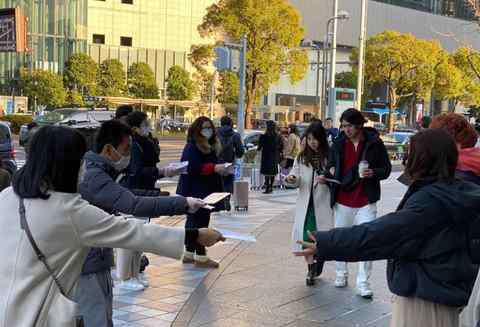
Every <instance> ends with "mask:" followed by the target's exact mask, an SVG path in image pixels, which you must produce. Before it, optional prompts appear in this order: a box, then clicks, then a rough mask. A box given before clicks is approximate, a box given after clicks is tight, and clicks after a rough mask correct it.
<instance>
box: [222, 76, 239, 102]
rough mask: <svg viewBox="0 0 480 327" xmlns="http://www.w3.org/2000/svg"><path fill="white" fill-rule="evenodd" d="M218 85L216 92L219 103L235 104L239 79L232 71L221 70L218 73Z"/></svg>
mask: <svg viewBox="0 0 480 327" xmlns="http://www.w3.org/2000/svg"><path fill="white" fill-rule="evenodd" d="M219 76H220V77H219V80H220V83H219V84H220V85H219V88H218V92H217V99H218V102H220V103H221V104H237V103H238V92H239V91H240V81H239V79H238V76H237V74H235V73H234V72H222V73H220V75H219Z"/></svg>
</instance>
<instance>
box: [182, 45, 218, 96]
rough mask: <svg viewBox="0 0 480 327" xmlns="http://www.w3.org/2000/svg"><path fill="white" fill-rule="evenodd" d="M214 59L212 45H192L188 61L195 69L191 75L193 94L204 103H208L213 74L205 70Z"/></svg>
mask: <svg viewBox="0 0 480 327" xmlns="http://www.w3.org/2000/svg"><path fill="white" fill-rule="evenodd" d="M214 59H215V52H214V51H213V45H207V44H200V45H192V46H191V48H190V53H189V55H188V60H189V61H190V63H191V64H192V66H193V67H194V68H195V71H194V72H193V74H192V77H193V80H194V82H195V93H196V94H198V95H199V96H200V99H201V100H202V101H205V102H209V101H210V97H211V93H212V92H211V90H212V81H213V73H212V72H210V71H208V70H207V67H208V66H210V65H211V64H212V62H213V60H214Z"/></svg>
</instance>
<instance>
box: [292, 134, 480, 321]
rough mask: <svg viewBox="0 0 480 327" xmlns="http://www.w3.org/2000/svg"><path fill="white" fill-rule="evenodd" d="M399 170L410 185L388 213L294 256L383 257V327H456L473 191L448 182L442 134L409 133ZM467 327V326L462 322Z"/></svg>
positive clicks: (470, 276)
mask: <svg viewBox="0 0 480 327" xmlns="http://www.w3.org/2000/svg"><path fill="white" fill-rule="evenodd" d="M410 149H411V151H410V154H411V155H410V157H409V158H408V162H407V167H406V172H407V174H408V175H409V177H410V178H411V179H412V181H413V183H412V185H411V186H410V187H409V189H408V190H407V192H406V194H405V196H404V198H403V199H402V201H401V202H400V204H399V206H398V209H397V211H396V212H394V213H390V214H387V215H385V216H383V217H381V218H379V219H377V220H375V221H372V222H367V223H364V224H362V225H358V226H353V227H347V228H335V229H332V230H331V231H327V232H324V231H320V232H317V233H315V235H312V236H313V237H312V239H313V240H314V241H315V243H316V244H308V243H306V242H303V243H302V245H303V246H304V247H307V249H306V250H304V251H302V252H301V253H297V255H302V256H305V255H313V254H315V255H317V256H318V257H319V259H322V260H344V261H351V262H354V261H363V260H383V259H387V260H388V264H387V279H388V285H389V288H390V291H391V292H392V293H393V294H394V295H395V296H394V299H393V313H392V320H391V327H425V326H435V327H456V326H458V323H459V313H460V308H462V307H464V306H465V305H466V304H467V301H468V298H469V296H470V293H471V291H472V288H473V283H474V281H475V277H476V275H477V272H478V266H476V265H474V264H473V263H472V257H471V253H473V252H472V251H474V250H476V251H478V249H473V248H472V247H470V246H469V244H471V243H470V242H469V230H470V228H471V224H472V223H474V222H475V221H476V220H478V217H479V215H478V212H479V211H480V187H479V186H478V185H476V184H473V183H470V182H465V181H462V180H459V179H456V178H455V170H456V168H457V162H458V150H457V145H456V144H455V140H454V139H453V138H452V136H451V135H449V134H448V133H447V132H445V131H444V130H442V129H427V130H423V131H420V132H419V133H417V134H416V135H414V136H413V137H412V139H411V144H410ZM469 327H472V325H469Z"/></svg>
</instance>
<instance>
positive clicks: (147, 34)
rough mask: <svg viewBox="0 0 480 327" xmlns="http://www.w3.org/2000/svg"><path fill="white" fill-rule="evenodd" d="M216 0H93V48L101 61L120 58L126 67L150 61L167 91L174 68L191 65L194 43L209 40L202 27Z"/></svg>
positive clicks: (90, 30) (90, 13) (91, 51)
mask: <svg viewBox="0 0 480 327" xmlns="http://www.w3.org/2000/svg"><path fill="white" fill-rule="evenodd" d="M214 2H215V1H214V0H103V1H100V0H88V43H89V49H88V53H89V54H90V56H91V57H92V58H94V60H95V61H97V62H102V61H103V60H105V59H118V60H120V61H121V62H122V63H123V65H124V67H125V69H128V67H129V66H130V65H131V64H133V63H135V62H145V63H147V64H149V66H150V67H151V68H152V70H153V72H154V73H155V78H156V80H157V83H158V85H159V87H160V89H161V90H164V89H165V87H166V85H165V80H166V78H167V75H168V70H169V68H170V67H171V66H173V65H179V66H181V67H183V68H185V69H187V70H190V65H189V62H188V58H187V56H188V53H189V52H190V47H191V46H192V45H193V44H200V43H205V42H206V41H205V40H204V39H202V38H201V37H200V35H199V33H198V31H197V26H198V25H199V24H200V23H201V22H202V19H203V16H204V15H205V13H206V9H207V7H208V6H209V5H211V4H212V3H214Z"/></svg>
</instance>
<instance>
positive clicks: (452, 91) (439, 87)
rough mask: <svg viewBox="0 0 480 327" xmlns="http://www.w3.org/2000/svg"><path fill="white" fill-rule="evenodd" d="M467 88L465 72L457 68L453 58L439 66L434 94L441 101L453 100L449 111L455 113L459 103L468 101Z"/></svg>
mask: <svg viewBox="0 0 480 327" xmlns="http://www.w3.org/2000/svg"><path fill="white" fill-rule="evenodd" d="M467 86H468V81H466V79H465V78H464V75H463V72H462V71H461V70H460V69H459V68H458V67H457V66H455V64H454V63H453V59H452V58H449V60H446V61H444V62H442V63H441V64H440V65H438V67H437V69H436V76H435V85H434V88H433V93H434V95H435V98H437V99H439V100H453V101H452V102H453V105H452V106H450V107H449V111H451V112H453V111H454V110H455V107H456V106H457V103H458V102H459V101H461V100H462V99H466V96H467V92H468V88H467Z"/></svg>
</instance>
